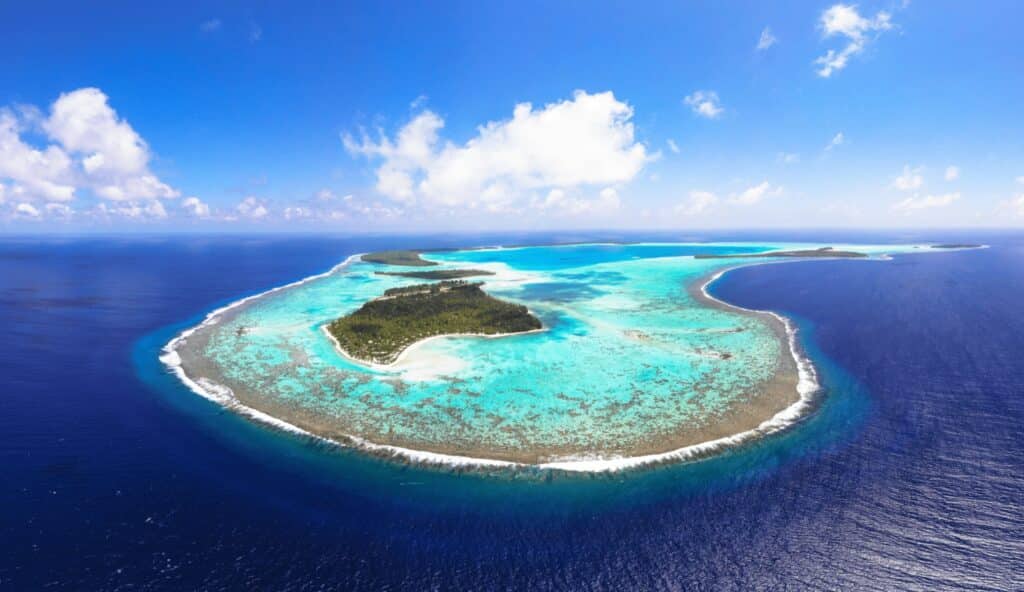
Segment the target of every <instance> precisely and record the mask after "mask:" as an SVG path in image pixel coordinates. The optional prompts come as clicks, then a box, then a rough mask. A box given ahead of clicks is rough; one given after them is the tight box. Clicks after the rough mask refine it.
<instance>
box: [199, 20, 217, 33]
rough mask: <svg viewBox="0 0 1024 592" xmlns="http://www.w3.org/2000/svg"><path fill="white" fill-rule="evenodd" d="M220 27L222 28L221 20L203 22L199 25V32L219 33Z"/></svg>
mask: <svg viewBox="0 0 1024 592" xmlns="http://www.w3.org/2000/svg"><path fill="white" fill-rule="evenodd" d="M220 26H221V22H220V19H216V18H214V19H210V20H208V21H203V22H202V23H201V24H200V25H199V30H200V31H202V32H203V33H213V32H216V31H219V30H220Z"/></svg>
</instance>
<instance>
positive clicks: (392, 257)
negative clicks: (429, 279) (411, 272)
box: [361, 251, 437, 267]
mask: <svg viewBox="0 0 1024 592" xmlns="http://www.w3.org/2000/svg"><path fill="white" fill-rule="evenodd" d="M361 258H362V260H363V261H368V262H370V263H380V264H383V265H402V266H405V267H430V266H432V265H437V263H435V262H433V261H427V260H426V259H422V258H420V253H419V251H377V252H376V253H367V254H365V255H363V256H362V257H361Z"/></svg>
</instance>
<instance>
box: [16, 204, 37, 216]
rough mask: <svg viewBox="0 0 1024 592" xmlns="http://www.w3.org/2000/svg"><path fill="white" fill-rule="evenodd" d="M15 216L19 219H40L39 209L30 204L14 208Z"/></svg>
mask: <svg viewBox="0 0 1024 592" xmlns="http://www.w3.org/2000/svg"><path fill="white" fill-rule="evenodd" d="M14 215H15V217H18V218H33V219H34V218H39V216H40V212H39V209H38V208H36V207H35V206H33V205H32V204H30V203H20V204H18V205H16V206H14Z"/></svg>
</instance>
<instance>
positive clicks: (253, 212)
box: [235, 195, 270, 220]
mask: <svg viewBox="0 0 1024 592" xmlns="http://www.w3.org/2000/svg"><path fill="white" fill-rule="evenodd" d="M235 212H236V213H237V214H238V218H244V219H248V220H260V219H262V218H266V217H267V215H268V214H269V213H270V210H268V209H267V206H266V203H264V201H263V200H261V199H259V198H257V197H255V196H252V195H250V196H249V197H246V198H245V199H243V200H242V201H240V202H238V205H237V206H235Z"/></svg>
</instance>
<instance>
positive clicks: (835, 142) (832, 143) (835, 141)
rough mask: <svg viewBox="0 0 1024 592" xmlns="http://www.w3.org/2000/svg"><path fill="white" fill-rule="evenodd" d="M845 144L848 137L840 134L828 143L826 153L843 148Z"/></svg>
mask: <svg viewBox="0 0 1024 592" xmlns="http://www.w3.org/2000/svg"><path fill="white" fill-rule="evenodd" d="M845 142H846V136H844V135H843V132H839V133H837V134H836V135H834V136H832V139H831V140H829V141H828V144H827V145H825V152H829V151H830V150H832V149H833V148H835V147H836V146H842V145H843V144H844V143H845Z"/></svg>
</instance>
